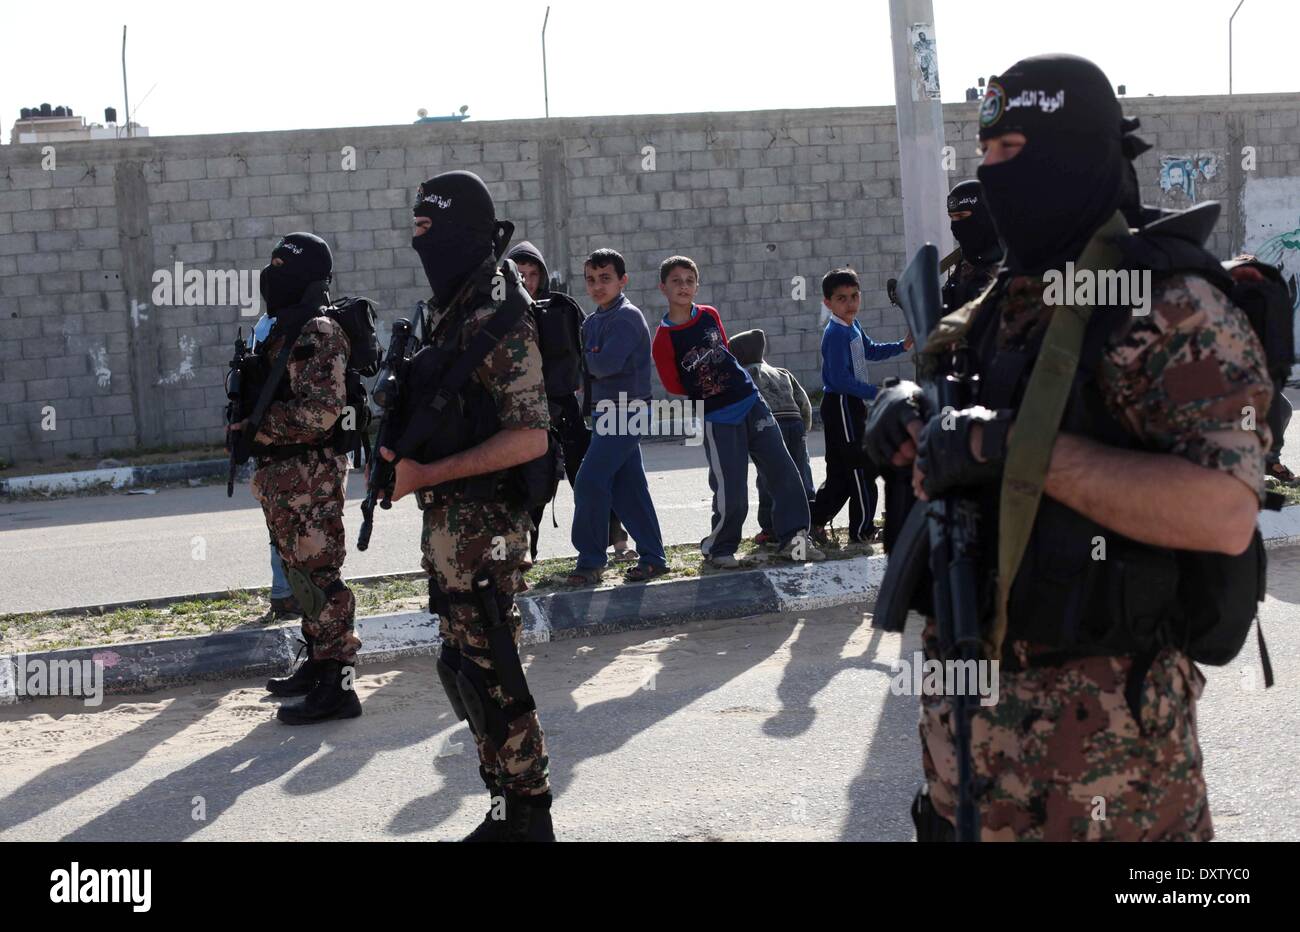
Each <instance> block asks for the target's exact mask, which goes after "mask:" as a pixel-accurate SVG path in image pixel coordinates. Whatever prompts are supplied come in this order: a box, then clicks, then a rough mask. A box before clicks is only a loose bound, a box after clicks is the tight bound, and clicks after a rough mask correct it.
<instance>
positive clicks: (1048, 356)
mask: <svg viewBox="0 0 1300 932" xmlns="http://www.w3.org/2000/svg"><path fill="white" fill-rule="evenodd" d="M1127 235H1128V224H1127V223H1126V222H1125V220H1124V215H1123V214H1121V213H1120V212H1119V211H1116V212H1115V213H1114V214H1113V215H1112V216H1111V218H1110V219H1109V220H1108V221H1106V223H1105V224H1103V225H1102V226H1101V227H1100V228H1099V229H1098V230H1097V232H1096V233H1094V234H1093V236H1092V239H1090V240H1089V241H1088V245H1087V246H1085V247H1084V249H1083V253H1082V255H1080V256H1079V259H1078V261H1076V262H1075V263H1074V268H1075V272H1076V273H1077V272H1079V271H1089V272H1096V271H1097V270H1099V269H1113V268H1116V267H1117V266H1118V265H1119V260H1120V255H1119V249H1118V247H1116V245H1115V240H1116V239H1118V238H1120V237H1123V236H1127ZM1091 315H1092V307H1091V306H1085V307H1076V306H1074V305H1072V304H1059V305H1057V306H1056V308H1055V310H1054V311H1053V313H1052V320H1051V323H1049V324H1048V326H1047V333H1046V334H1044V336H1043V342H1042V346H1041V347H1040V349H1039V351H1038V357H1037V359H1036V360H1035V361H1034V369H1033V372H1032V373H1031V374H1030V376H1029V385H1028V386H1027V387H1026V389H1025V396H1024V399H1023V400H1022V401H1021V403H1020V408H1019V409H1018V410H1017V412H1016V421H1015V428H1014V429H1013V430H1012V432H1011V436H1010V438H1009V440H1008V443H1007V456H1006V465H1005V466H1004V467H1003V471H1002V495H1001V501H1000V503H999V506H998V601H997V617H996V619H995V620H994V623H993V628H992V630H991V631H990V632H989V635H988V638H987V640H986V642H985V649H986V651H987V653H988V656H989V657H990V658H991V659H998V658H999V657H1001V654H1002V641H1003V639H1004V638H1005V637H1006V633H1007V600H1008V598H1009V597H1010V594H1011V583H1012V581H1013V580H1014V579H1015V578H1016V573H1017V572H1018V571H1019V569H1020V563H1021V561H1022V560H1023V559H1024V556H1025V548H1026V547H1027V546H1028V545H1029V535H1030V533H1031V532H1032V530H1033V527H1034V518H1035V516H1036V515H1037V514H1038V502H1039V499H1041V498H1042V495H1043V482H1044V480H1045V479H1046V477H1047V467H1048V463H1049V461H1050V460H1051V458H1052V448H1053V447H1054V446H1055V444H1056V435H1057V433H1058V432H1059V431H1060V428H1061V416H1062V414H1064V412H1065V403H1066V401H1067V400H1068V399H1069V397H1070V386H1071V384H1073V382H1074V373H1075V370H1076V369H1078V367H1079V351H1080V349H1081V348H1082V346H1083V334H1084V331H1085V330H1086V329H1087V327H1088V319H1089V317H1090V316H1091Z"/></svg>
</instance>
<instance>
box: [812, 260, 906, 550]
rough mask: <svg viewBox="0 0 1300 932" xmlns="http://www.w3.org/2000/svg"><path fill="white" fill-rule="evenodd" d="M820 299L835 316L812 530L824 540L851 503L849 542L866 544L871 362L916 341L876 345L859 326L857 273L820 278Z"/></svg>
mask: <svg viewBox="0 0 1300 932" xmlns="http://www.w3.org/2000/svg"><path fill="white" fill-rule="evenodd" d="M822 299H823V301H824V302H825V304H826V307H827V309H828V310H829V311H830V312H831V317H830V320H829V321H828V322H827V324H826V330H825V331H824V332H823V333H822V390H823V392H824V395H823V398H822V408H821V410H822V424H823V429H824V431H825V434H826V481H825V482H823V483H822V484H821V488H819V489H818V490H817V498H816V500H815V501H814V502H813V506H812V526H813V528H814V529H815V530H814V533H815V534H816V535H817V536H818V538H819V539H820V540H823V541H824V540H826V539H827V536H826V532H825V530H824V528H825V526H826V525H827V524H829V523H830V521H831V520H832V519H833V518H834V517H835V516H836V515H837V514H839V511H840V509H841V508H843V507H844V500H845V499H848V501H849V541H850V542H851V543H868V542H869V541H871V539H872V538H873V537H874V536H875V527H874V525H873V523H872V521H873V519H874V518H875V516H876V476H877V472H876V468H875V467H874V466H873V465H872V464H871V460H870V459H868V458H867V455H866V454H865V453H863V452H862V450H861V438H862V428H863V425H864V424H865V423H866V419H867V404H866V403H867V402H868V401H870V400H871V399H872V398H875V397H876V391H877V389H876V386H875V385H872V384H871V383H870V382H869V381H867V360H882V359H889V358H891V357H894V356H898V355H900V354H901V353H904V352H906V351H907V350H909V349H911V348H912V336H911V334H908V336H907V337H906V339H903V340H899V341H897V342H894V343H876V342H873V341H872V339H871V338H870V337H868V336H867V335H866V334H865V333H863V332H862V327H861V325H860V324H859V323H858V322H857V320H856V318H857V316H858V309H859V308H860V307H861V304H862V293H861V291H860V289H859V287H858V273H857V272H855V271H853V270H852V269H832V270H831V271H830V272H827V273H826V277H825V278H823V279H822Z"/></svg>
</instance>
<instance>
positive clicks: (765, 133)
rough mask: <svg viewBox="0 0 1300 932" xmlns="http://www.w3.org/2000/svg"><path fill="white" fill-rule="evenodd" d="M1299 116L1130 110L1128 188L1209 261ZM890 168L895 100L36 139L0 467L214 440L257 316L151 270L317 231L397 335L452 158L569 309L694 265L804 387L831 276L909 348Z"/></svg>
mask: <svg viewBox="0 0 1300 932" xmlns="http://www.w3.org/2000/svg"><path fill="white" fill-rule="evenodd" d="M1297 104H1300V95H1258V96H1255V95H1252V96H1237V97H1232V98H1228V97H1198V98H1190V97H1189V98H1143V99H1134V100H1128V101H1126V102H1125V109H1126V112H1129V113H1133V114H1135V115H1137V116H1139V117H1140V118H1141V119H1142V122H1143V129H1142V130H1141V131H1140V132H1141V133H1142V135H1144V136H1145V137H1146V138H1147V139H1148V140H1149V141H1151V142H1153V143H1154V144H1155V148H1154V149H1153V150H1152V151H1151V152H1148V153H1146V154H1145V155H1143V156H1142V158H1141V159H1140V160H1139V162H1138V172H1139V176H1140V178H1141V179H1142V182H1143V193H1144V195H1145V199H1146V200H1147V201H1148V202H1153V203H1161V204H1164V205H1166V206H1172V207H1182V206H1186V205H1187V204H1188V203H1190V202H1191V200H1192V197H1193V196H1194V197H1195V199H1196V200H1206V199H1210V198H1213V199H1218V200H1222V201H1224V202H1225V210H1224V214H1223V216H1222V217H1221V218H1220V221H1219V226H1218V228H1217V229H1216V233H1215V237H1214V240H1213V241H1212V243H1211V246H1212V247H1213V248H1214V249H1216V250H1217V251H1219V252H1220V253H1221V254H1223V255H1225V256H1226V255H1228V254H1230V253H1232V252H1235V251H1237V250H1239V249H1240V248H1241V246H1242V243H1243V242H1244V241H1246V240H1248V239H1249V238H1250V229H1249V228H1250V222H1249V220H1250V218H1248V217H1246V216H1245V215H1244V208H1243V206H1242V204H1243V197H1242V192H1243V189H1244V188H1245V187H1246V185H1247V182H1248V180H1250V179H1253V178H1255V177H1259V178H1276V179H1296V180H1297V181H1300V125H1298V124H1297ZM976 115H977V106H976V105H975V104H955V105H949V106H948V107H946V108H945V118H946V126H945V132H946V141H947V143H948V144H949V145H952V146H953V147H954V148H955V150H956V156H957V161H956V168H955V170H954V171H952V172H951V173H950V178H951V180H952V182H953V183H956V182H957V181H960V180H963V179H965V178H969V177H973V176H974V170H975V167H976V165H977V164H978V159H979V157H978V154H977V152H976V122H975V120H976ZM1247 145H1250V146H1254V147H1255V148H1254V159H1255V164H1254V165H1253V167H1251V168H1249V169H1246V168H1243V167H1242V164H1241V163H1242V156H1241V150H1242V147H1243V146H1247ZM349 147H350V148H349ZM349 152H351V153H353V156H354V163H353V165H352V166H351V167H352V170H348V168H347V167H345V162H346V161H347V160H348V158H349ZM897 153H898V140H897V131H896V128H895V124H894V114H893V108H891V107H877V108H854V109H822V110H798V111H794V110H782V111H755V112H743V113H703V114H682V115H650V116H636V117H597V118H590V119H555V120H522V121H501V122H485V123H462V124H432V125H422V126H382V127H362V128H344V129H329V130H309V131H294V132H279V133H256V134H224V135H210V136H188V137H152V138H148V139H138V140H119V141H105V142H84V143H63V144H60V145H59V146H58V147H57V149H56V150H55V152H54V153H53V155H54V165H53V167H52V169H51V170H46V168H44V167H42V163H43V162H45V164H46V165H47V166H48V157H49V154H48V153H46V152H44V151H43V150H42V148H41V147H40V146H30V145H28V146H0V374H2V376H3V378H2V379H0V459H5V460H9V461H28V460H40V459H46V458H50V457H56V456H66V455H68V454H77V455H80V456H85V457H93V456H97V455H102V454H103V453H105V452H108V451H110V450H119V449H123V448H135V447H152V446H158V445H163V444H181V443H198V442H210V441H216V440H219V439H220V437H221V432H222V408H223V405H224V390H223V377H224V374H225V371H226V363H227V360H228V359H229V356H230V347H231V344H232V341H233V340H234V337H235V333H236V331H237V329H239V328H241V327H242V328H243V329H244V330H245V331H247V329H248V328H249V326H250V325H251V323H252V320H253V318H252V317H249V316H242V315H241V311H240V308H239V307H237V306H235V305H234V304H233V303H228V304H226V305H222V306H207V305H202V304H198V305H193V304H192V305H190V306H154V304H153V303H152V300H151V298H152V292H153V289H154V284H153V275H154V273H155V272H157V271H158V270H164V269H173V268H174V266H175V263H177V262H180V263H183V265H184V268H185V269H187V270H189V269H198V270H200V271H206V270H232V269H233V270H244V271H251V270H254V269H258V268H260V267H261V266H263V265H264V264H265V263H266V261H267V256H268V255H269V252H270V249H271V247H272V246H273V244H274V242H275V239H276V238H277V237H278V236H280V235H282V234H284V233H288V232H291V231H293V230H299V229H307V230H312V231H314V232H316V233H318V234H320V235H321V236H323V237H325V239H326V240H328V241H329V243H330V245H331V247H332V248H333V250H334V256H335V281H336V288H335V290H336V292H337V293H347V294H366V295H369V296H371V297H372V298H374V299H375V300H376V301H377V302H378V304H379V305H380V307H381V308H382V313H383V317H384V320H385V321H386V322H390V321H392V320H393V319H395V318H397V317H399V316H403V315H406V314H408V313H409V311H410V309H411V308H412V307H413V306H414V304H415V303H416V302H417V301H418V300H420V299H422V298H424V297H426V296H427V291H428V289H427V286H426V285H425V283H424V278H423V274H422V272H421V270H420V266H419V263H418V261H417V260H416V257H415V255H414V253H413V251H412V250H411V249H410V245H409V243H410V212H409V205H410V203H411V201H412V198H413V193H414V188H415V185H416V184H418V183H419V182H420V181H421V180H423V179H424V178H427V177H429V176H431V175H433V174H436V173H437V172H438V171H442V170H447V169H451V168H466V169H470V170H473V171H475V172H477V173H478V174H479V175H481V176H482V177H483V178H484V180H485V181H486V182H487V183H488V185H489V187H490V188H491V190H492V194H493V196H494V198H495V199H496V201H497V204H498V214H499V216H500V217H501V218H502V219H508V220H511V221H513V222H514V223H515V224H516V225H517V231H516V236H515V239H516V242H517V241H519V240H522V239H530V240H532V241H533V242H534V243H536V244H537V245H538V246H539V248H541V249H542V251H543V252H544V253H545V255H546V256H547V259H548V261H549V263H550V266H551V269H552V270H553V271H556V272H559V273H560V274H561V276H562V277H563V278H564V280H565V282H566V283H568V285H569V289H570V290H571V291H572V292H574V293H575V294H577V295H578V296H579V298H580V300H582V301H583V303H584V304H585V305H586V304H589V302H588V301H587V300H586V295H585V290H584V289H583V287H582V283H581V278H582V259H583V258H584V257H585V256H586V255H587V254H588V253H589V252H590V251H591V250H593V249H595V248H598V247H602V246H610V247H613V248H615V249H618V250H619V251H620V252H622V253H623V254H624V256H625V257H626V258H627V262H628V273H629V275H630V277H631V281H630V284H629V286H628V296H629V297H630V299H631V300H632V301H633V302H634V303H636V304H637V305H639V306H640V307H641V308H642V309H643V310H644V311H645V312H646V317H647V322H648V323H649V325H650V326H651V328H653V326H654V324H655V323H656V321H657V320H658V319H659V317H660V316H661V314H662V312H663V309H664V303H663V298H662V296H661V295H660V294H659V292H658V289H657V287H656V286H657V283H658V278H657V268H658V264H659V262H660V261H661V260H662V259H663V258H665V257H667V256H669V255H671V254H674V253H684V254H686V255H689V256H691V257H693V258H694V259H695V260H696V262H697V263H698V264H699V265H700V268H701V273H702V281H703V285H702V288H701V291H700V296H699V300H700V301H701V302H704V303H711V304H714V305H716V306H717V307H718V308H719V310H720V312H721V314H722V317H723V320H724V322H725V324H726V326H727V328H728V331H729V332H737V331H740V330H743V329H747V328H750V327H762V328H763V329H764V330H765V331H766V332H767V336H768V348H769V349H768V359H769V361H770V362H772V363H773V364H774V365H778V366H784V367H786V368H789V369H791V370H793V371H794V372H795V373H796V374H797V375H798V376H799V378H800V379H801V380H802V381H803V382H804V383H805V385H806V386H807V388H808V389H809V390H810V391H812V390H814V389H816V388H818V387H820V374H819V358H818V352H817V347H818V345H819V341H820V328H819V325H818V315H819V308H820V279H821V276H822V274H824V272H825V271H826V270H828V269H830V268H832V267H834V266H837V265H851V266H853V267H854V268H856V269H857V270H858V271H859V273H860V275H861V278H862V291H863V310H862V314H861V317H860V320H861V322H862V324H863V326H864V328H865V329H866V330H867V332H868V333H869V334H870V335H871V336H872V337H873V338H875V339H877V340H893V339H899V338H901V337H902V335H903V326H902V323H901V320H900V319H899V315H898V314H897V312H896V311H895V310H894V309H893V308H892V307H890V306H889V304H888V301H887V299H886V297H885V290H884V286H885V281H886V280H887V279H888V278H890V277H894V276H897V275H898V274H899V273H900V272H901V270H902V268H903V266H904V265H905V257H904V256H903V254H902V253H903V237H902V232H903V231H902V208H901V198H900V193H899V169H898V154H897ZM936 157H939V156H938V155H936ZM1166 159H1170V160H1172V165H1171V167H1167V168H1162V165H1163V164H1164V161H1163V160H1166ZM1180 160H1182V161H1180ZM1180 166H1181V171H1180V170H1179V169H1180ZM1162 181H1163V185H1162ZM935 209H936V210H939V211H942V210H943V205H942V204H936V205H935ZM1296 222H1297V224H1298V225H1300V218H1297V221H1296ZM796 277H802V279H803V280H804V282H805V287H806V298H804V299H803V300H794V299H793V298H792V293H793V291H794V289H795V287H796ZM905 368H907V369H910V365H909V364H908V363H907V362H906V361H905V360H904V361H900V362H892V361H891V362H887V363H880V364H876V365H874V366H873V370H872V371H873V377H878V378H884V377H885V376H887V375H892V374H900V373H901V372H902V371H903V370H904V369H905ZM657 390H658V391H661V390H662V389H661V388H657ZM50 428H52V429H50Z"/></svg>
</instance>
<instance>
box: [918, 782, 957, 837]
mask: <svg viewBox="0 0 1300 932" xmlns="http://www.w3.org/2000/svg"><path fill="white" fill-rule="evenodd" d="M912 824H913V825H915V826H916V840H917V841H924V842H950V841H956V840H957V829H956V827H954V826H953V824H952V823H951V822H949V821H948V820H947V819H945V818H944V817H943V816H941V815H939V811H938V810H937V809H935V808H934V803H932V802H931V801H930V790H929V787H925V786H923V787H921V788H920V789H919V790H917V791H916V798H915V799H913V800H912Z"/></svg>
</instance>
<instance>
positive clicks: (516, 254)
mask: <svg viewBox="0 0 1300 932" xmlns="http://www.w3.org/2000/svg"><path fill="white" fill-rule="evenodd" d="M506 258H507V259H513V260H514V261H515V264H516V265H518V264H519V260H520V259H524V260H526V261H528V262H531V263H533V264H534V265H540V266H541V267H542V281H541V283H540V284H539V285H538V286H537V294H536V295H534V296H533V297H534V299H535V300H537V301H545V300H546V299H547V298H548V297H550V294H551V272H550V269H548V268H547V267H546V260H545V259H544V258H542V251H541V250H540V249H538V248H537V247H536V246H534V245H533V244H532V243H530V242H529V241H528V240H524V241H523V242H522V243H520V244H519V245H517V246H514V247H512V248H511V250H510V251H509V252H508V253H506Z"/></svg>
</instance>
